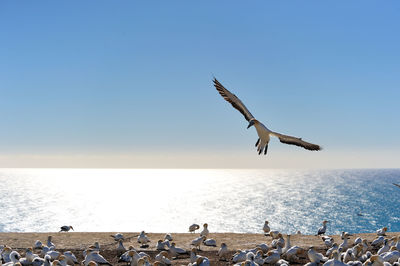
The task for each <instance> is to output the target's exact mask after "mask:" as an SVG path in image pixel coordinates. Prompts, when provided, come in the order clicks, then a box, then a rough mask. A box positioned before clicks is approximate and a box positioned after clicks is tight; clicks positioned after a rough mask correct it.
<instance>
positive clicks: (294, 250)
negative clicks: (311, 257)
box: [282, 235, 302, 261]
mask: <svg viewBox="0 0 400 266" xmlns="http://www.w3.org/2000/svg"><path fill="white" fill-rule="evenodd" d="M301 252H302V248H300V247H299V246H292V245H291V244H290V235H287V236H286V241H285V247H284V248H283V249H282V254H283V255H284V256H285V257H286V258H287V259H288V260H296V261H297V260H299V257H298V256H297V255H299V254H300V253H301Z"/></svg>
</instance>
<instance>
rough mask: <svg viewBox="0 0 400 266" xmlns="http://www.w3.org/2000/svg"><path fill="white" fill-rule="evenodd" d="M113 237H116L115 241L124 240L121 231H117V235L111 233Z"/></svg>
mask: <svg viewBox="0 0 400 266" xmlns="http://www.w3.org/2000/svg"><path fill="white" fill-rule="evenodd" d="M111 237H112V238H114V240H115V241H117V242H118V241H119V240H124V235H123V234H121V233H116V234H115V235H111Z"/></svg>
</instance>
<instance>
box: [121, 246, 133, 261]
mask: <svg viewBox="0 0 400 266" xmlns="http://www.w3.org/2000/svg"><path fill="white" fill-rule="evenodd" d="M133 250H135V249H134V248H133V246H129V249H128V250H127V251H126V252H125V253H124V254H122V255H121V256H119V259H118V262H127V263H129V262H131V260H132V257H131V256H129V251H133ZM131 254H132V253H131Z"/></svg>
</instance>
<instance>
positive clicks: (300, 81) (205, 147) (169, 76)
mask: <svg viewBox="0 0 400 266" xmlns="http://www.w3.org/2000/svg"><path fill="white" fill-rule="evenodd" d="M399 10H400V4H399V3H397V2H395V1H389V2H386V3H385V4H382V3H377V2H373V1H354V2H351V3H348V2H344V1H335V2H331V3H322V2H318V1H311V2H307V3H290V4H289V3H279V2H264V1H255V2H253V3H252V4H251V5H249V4H248V3H240V2H231V1H221V2H218V3H215V2H212V1H203V2H201V3H189V2H184V1H175V2H168V3H158V5H157V6H156V5H152V4H150V3H147V2H143V3H133V2H119V3H110V2H107V1H87V2H84V3H83V2H78V1H69V2H57V3H55V2H52V1H42V2H35V3H33V2H24V3H22V2H13V1H2V2H1V3H0V29H1V32H2V33H3V34H2V35H1V36H0V41H1V43H2V48H3V49H2V50H3V51H5V52H3V53H1V54H0V62H1V63H0V77H1V80H2V82H1V84H0V99H1V105H0V113H1V117H0V123H1V125H2V130H1V131H0V167H2V168H18V167H41V168H46V167H80V168H81V167H83V168H97V167H111V168H365V167H366V168H397V167H399V166H400V140H399V138H398V136H399V135H400V123H399V117H398V116H399V114H400V107H399V106H400V105H399V104H398V100H399V99H400V90H399V88H398V87H399V84H400V75H398V73H399V70H400V69H399V64H398V62H400V55H399V50H398V47H400V36H399V35H398V34H397V31H398V28H399V26H400V22H399V20H398V11H399ZM213 75H215V76H216V77H217V78H218V79H219V80H220V82H221V83H222V84H223V85H224V86H226V87H227V88H228V89H229V90H231V91H232V92H233V93H235V94H236V95H237V96H238V97H239V98H240V99H242V101H243V102H244V103H245V104H246V106H247V107H248V108H249V110H250V112H252V114H253V115H254V116H255V117H256V118H257V119H259V120H260V121H261V122H263V123H264V124H265V125H267V126H268V127H269V128H271V129H272V130H275V131H278V132H281V133H284V134H289V135H293V136H297V137H302V138H303V139H304V140H306V141H310V142H313V143H317V144H319V145H321V146H322V147H323V148H324V149H323V150H322V151H320V152H310V151H306V150H304V149H302V148H299V147H295V146H291V145H290V146H289V145H285V144H281V143H279V141H277V140H276V139H273V140H272V141H271V143H270V145H269V151H268V155H267V156H261V155H260V156H258V155H257V153H256V150H255V147H254V143H255V142H256V140H257V135H256V132H255V130H254V129H253V128H251V129H249V130H246V126H247V122H246V121H245V119H244V118H243V116H242V115H241V114H240V113H239V112H238V111H237V110H235V109H234V108H232V107H231V106H230V104H228V103H227V102H226V101H224V100H223V99H222V98H221V97H220V95H218V93H217V92H216V91H215V88H214V87H213V85H212V81H211V80H212V77H213Z"/></svg>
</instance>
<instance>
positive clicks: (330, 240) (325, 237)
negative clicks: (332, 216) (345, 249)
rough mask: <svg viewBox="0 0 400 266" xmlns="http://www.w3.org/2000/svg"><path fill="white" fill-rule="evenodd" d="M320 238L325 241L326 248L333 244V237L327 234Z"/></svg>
mask: <svg viewBox="0 0 400 266" xmlns="http://www.w3.org/2000/svg"><path fill="white" fill-rule="evenodd" d="M322 240H323V241H324V243H325V246H326V247H327V248H330V247H332V245H333V242H334V240H333V238H332V237H329V236H323V237H322Z"/></svg>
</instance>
